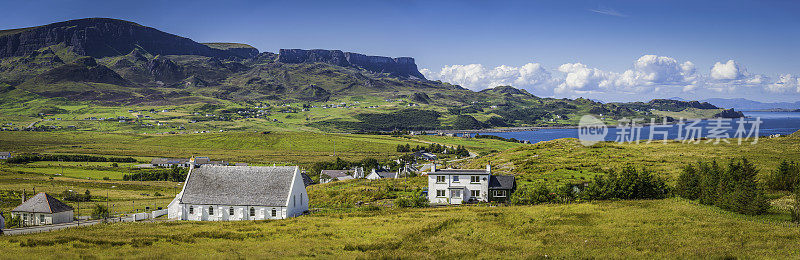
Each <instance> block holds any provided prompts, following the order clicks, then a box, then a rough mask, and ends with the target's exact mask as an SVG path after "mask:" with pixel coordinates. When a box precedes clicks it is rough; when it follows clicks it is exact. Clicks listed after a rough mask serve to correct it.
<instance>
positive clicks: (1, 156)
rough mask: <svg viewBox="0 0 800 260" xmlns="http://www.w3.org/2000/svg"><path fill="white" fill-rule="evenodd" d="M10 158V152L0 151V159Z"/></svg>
mask: <svg viewBox="0 0 800 260" xmlns="http://www.w3.org/2000/svg"><path fill="white" fill-rule="evenodd" d="M8 158H11V152H0V160H6V159H8Z"/></svg>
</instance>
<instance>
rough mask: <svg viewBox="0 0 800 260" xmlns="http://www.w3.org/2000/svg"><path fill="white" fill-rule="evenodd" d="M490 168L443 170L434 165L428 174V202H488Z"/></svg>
mask: <svg viewBox="0 0 800 260" xmlns="http://www.w3.org/2000/svg"><path fill="white" fill-rule="evenodd" d="M491 175H492V169H491V166H489V165H486V169H485V170H483V169H443V170H437V169H436V165H435V164H434V165H433V166H432V167H431V172H430V173H428V201H430V203H432V204H462V203H468V202H487V201H489V181H490V179H491Z"/></svg>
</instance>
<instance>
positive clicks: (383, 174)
mask: <svg viewBox="0 0 800 260" xmlns="http://www.w3.org/2000/svg"><path fill="white" fill-rule="evenodd" d="M375 173H376V174H378V176H380V177H381V179H386V178H392V179H394V178H397V173H396V172H375Z"/></svg>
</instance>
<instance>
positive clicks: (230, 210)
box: [228, 207, 233, 216]
mask: <svg viewBox="0 0 800 260" xmlns="http://www.w3.org/2000/svg"><path fill="white" fill-rule="evenodd" d="M228 215H231V216H233V207H231V208H230V209H228Z"/></svg>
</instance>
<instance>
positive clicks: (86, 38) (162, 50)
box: [0, 18, 233, 58]
mask: <svg viewBox="0 0 800 260" xmlns="http://www.w3.org/2000/svg"><path fill="white" fill-rule="evenodd" d="M62 43H63V44H66V46H68V47H72V51H73V52H75V53H77V54H79V55H85V56H92V57H95V58H101V57H108V56H117V55H125V54H127V53H130V52H131V51H132V50H134V49H135V48H136V47H140V48H142V49H144V50H146V51H147V52H149V53H151V54H153V55H202V56H212V57H225V58H228V57H231V56H233V55H232V54H230V53H228V52H226V51H224V50H219V49H213V48H211V47H208V46H206V45H203V44H200V43H197V42H195V41H192V40H191V39H188V38H183V37H180V36H176V35H172V34H169V33H165V32H162V31H159V30H156V29H154V28H150V27H145V26H141V25H139V24H136V23H132V22H127V21H122V20H116V19H107V18H87V19H80V20H71V21H66V22H59V23H53V24H49V25H44V26H38V27H31V28H24V29H15V30H8V31H0V58H5V57H14V56H24V55H28V54H30V53H33V52H35V51H36V50H39V49H41V48H45V47H48V46H52V45H56V44H62Z"/></svg>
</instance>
